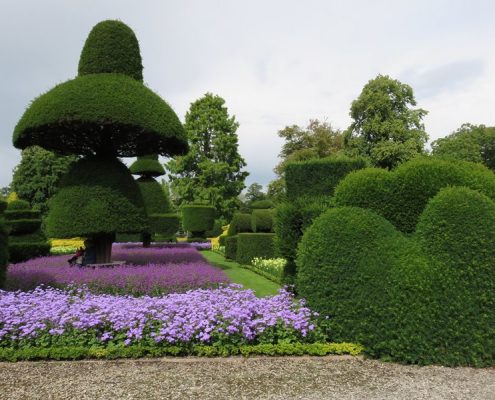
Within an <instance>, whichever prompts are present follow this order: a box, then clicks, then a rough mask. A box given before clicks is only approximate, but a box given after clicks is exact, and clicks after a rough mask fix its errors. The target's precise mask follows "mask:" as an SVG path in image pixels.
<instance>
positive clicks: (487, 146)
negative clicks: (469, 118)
mask: <svg viewBox="0 0 495 400" xmlns="http://www.w3.org/2000/svg"><path fill="white" fill-rule="evenodd" d="M431 150H432V154H433V155H434V156H436V157H440V158H453V159H457V160H464V161H471V162H479V163H483V164H485V165H486V166H487V167H488V168H490V169H491V170H492V171H495V127H490V128H489V127H486V126H484V125H471V124H463V125H462V126H461V127H460V128H459V129H457V130H456V131H455V132H453V133H451V134H450V135H448V136H446V137H444V138H440V139H437V140H435V141H434V142H433V143H432V144H431Z"/></svg>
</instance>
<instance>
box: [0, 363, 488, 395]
mask: <svg viewBox="0 0 495 400" xmlns="http://www.w3.org/2000/svg"><path fill="white" fill-rule="evenodd" d="M0 399H2V400H3V399H9V400H16V399H205V400H208V399H215V400H219V399H267V400H268V399H284V400H287V399H319V400H321V399H339V400H347V399H349V400H350V399H353V400H356V399H366V400H373V399H380V400H388V399H390V400H392V399H394V400H400V399H407V400H413V399H425V400H426V399H427V400H436V399H442V400H443V399H448V400H454V399H469V400H495V368H485V369H474V368H445V367H440V366H428V367H418V366H406V365H399V364H394V363H383V362H380V361H376V360H365V359H363V358H361V357H350V356H327V357H251V358H241V357H230V358H210V359H208V358H194V357H189V358H160V359H138V360H117V361H91V360H88V361H48V362H45V361H43V362H17V363H0Z"/></svg>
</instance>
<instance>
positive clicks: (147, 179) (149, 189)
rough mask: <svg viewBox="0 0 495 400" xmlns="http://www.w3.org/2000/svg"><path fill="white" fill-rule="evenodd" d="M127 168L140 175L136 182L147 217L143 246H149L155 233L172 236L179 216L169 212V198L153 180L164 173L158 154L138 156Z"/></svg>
mask: <svg viewBox="0 0 495 400" xmlns="http://www.w3.org/2000/svg"><path fill="white" fill-rule="evenodd" d="M129 169H130V171H131V173H132V174H135V175H140V177H139V178H138V180H137V183H138V186H139V189H140V191H141V195H142V196H143V200H144V206H145V209H146V216H147V217H148V228H147V229H146V230H144V231H143V232H142V240H143V247H149V246H150V244H151V239H152V237H153V235H155V234H158V235H161V236H162V237H165V238H167V239H171V238H173V237H174V235H175V233H176V232H177V230H178V229H179V217H178V215H177V214H175V213H172V212H171V205H170V200H169V199H168V197H167V196H166V194H165V192H164V191H163V189H162V186H161V185H160V184H159V183H158V182H157V181H156V180H155V177H157V176H160V175H163V174H164V173H165V170H164V168H163V166H162V165H161V164H160V163H159V162H158V155H156V154H154V155H147V156H142V157H138V158H137V160H136V161H135V162H134V163H133V164H132V165H131V166H130V168H129Z"/></svg>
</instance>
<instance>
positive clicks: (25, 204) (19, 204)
mask: <svg viewBox="0 0 495 400" xmlns="http://www.w3.org/2000/svg"><path fill="white" fill-rule="evenodd" d="M29 209H31V206H30V205H29V201H26V200H21V199H19V200H12V201H10V202H9V203H8V204H7V210H9V211H14V210H29Z"/></svg>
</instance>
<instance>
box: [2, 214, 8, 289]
mask: <svg viewBox="0 0 495 400" xmlns="http://www.w3.org/2000/svg"><path fill="white" fill-rule="evenodd" d="M8 243H9V235H8V232H7V226H6V224H5V220H4V218H2V216H1V215H0V289H2V288H3V287H4V284H5V273H6V270H7V263H8V259H9V251H8Z"/></svg>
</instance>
